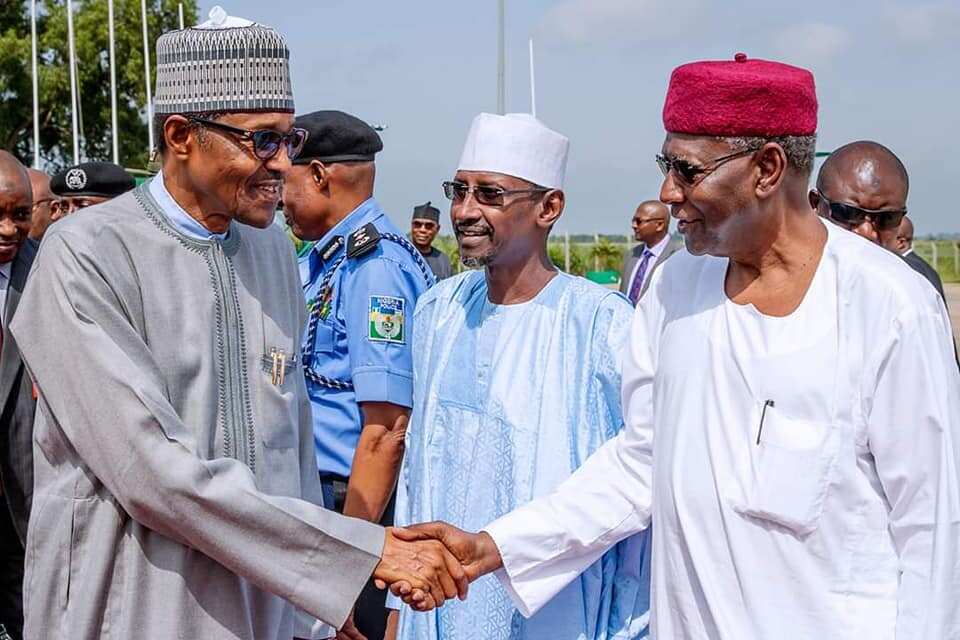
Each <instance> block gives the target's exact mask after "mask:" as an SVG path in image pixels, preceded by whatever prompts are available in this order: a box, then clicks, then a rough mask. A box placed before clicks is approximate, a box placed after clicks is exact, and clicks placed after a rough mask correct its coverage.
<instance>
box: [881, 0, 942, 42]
mask: <svg viewBox="0 0 960 640" xmlns="http://www.w3.org/2000/svg"><path fill="white" fill-rule="evenodd" d="M884 17H885V18H886V20H887V21H888V22H889V23H890V26H891V27H892V28H893V31H894V33H895V34H896V35H897V36H898V37H899V38H900V39H901V40H903V41H904V42H908V43H911V44H930V43H931V42H933V41H941V40H948V39H956V38H958V37H960V4H955V3H950V4H947V3H942V4H910V5H890V6H887V7H886V9H885V10H884Z"/></svg>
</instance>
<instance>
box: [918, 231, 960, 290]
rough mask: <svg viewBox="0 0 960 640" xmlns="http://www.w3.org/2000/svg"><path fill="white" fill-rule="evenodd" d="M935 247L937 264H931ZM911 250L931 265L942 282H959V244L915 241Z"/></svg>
mask: <svg viewBox="0 0 960 640" xmlns="http://www.w3.org/2000/svg"><path fill="white" fill-rule="evenodd" d="M934 247H936V253H937V263H936V264H935V265H934V263H933V253H934ZM913 250H914V251H916V252H917V253H918V254H920V256H921V257H922V258H923V259H924V260H926V261H927V262H929V263H930V264H931V265H933V266H934V267H935V268H936V270H937V272H939V273H940V279H941V280H943V281H944V282H960V242H958V241H956V240H917V241H916V242H914V243H913Z"/></svg>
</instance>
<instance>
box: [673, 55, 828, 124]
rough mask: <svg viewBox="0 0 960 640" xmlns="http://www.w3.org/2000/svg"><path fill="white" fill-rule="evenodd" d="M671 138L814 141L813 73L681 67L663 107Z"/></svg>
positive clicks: (764, 63)
mask: <svg viewBox="0 0 960 640" xmlns="http://www.w3.org/2000/svg"><path fill="white" fill-rule="evenodd" d="M663 126H664V127H665V128H666V130H667V131H669V132H671V133H689V134H693V135H710V136H763V137H773V136H808V135H813V134H814V133H816V131H817V90H816V87H815V86H814V82H813V74H812V73H810V72H809V71H807V70H806V69H801V68H799V67H793V66H790V65H788V64H783V63H782V62H770V61H769V60H748V59H747V55H746V54H744V53H738V54H737V55H736V56H734V59H733V61H726V60H708V61H704V62H691V63H690V64H685V65H681V66H679V67H677V68H676V69H674V70H673V74H672V75H671V76H670V87H669V89H667V100H666V102H665V103H664V105H663Z"/></svg>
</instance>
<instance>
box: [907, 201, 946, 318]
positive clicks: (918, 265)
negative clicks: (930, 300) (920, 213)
mask: <svg viewBox="0 0 960 640" xmlns="http://www.w3.org/2000/svg"><path fill="white" fill-rule="evenodd" d="M896 253H899V254H900V255H901V256H902V257H903V259H904V260H906V261H907V264H908V265H910V266H911V267H912V268H913V270H914V271H916V272H917V273H919V274H920V275H922V276H923V277H924V278H926V279H927V280H929V281H930V284H932V285H933V288H934V289H936V290H937V292H938V293H939V294H940V297H941V298H943V300H944V302H946V300H947V296H946V295H944V293H943V281H942V280H940V274H939V273H937V270H936V269H934V268H933V267H931V266H930V263H928V262H927V261H926V260H924V259H923V258H921V257H920V256H919V255H918V254H917V253H916V252H915V251H914V250H913V222H911V220H910V218H908V217H907V216H904V217H903V221H902V222H901V223H900V228H899V229H897V248H896Z"/></svg>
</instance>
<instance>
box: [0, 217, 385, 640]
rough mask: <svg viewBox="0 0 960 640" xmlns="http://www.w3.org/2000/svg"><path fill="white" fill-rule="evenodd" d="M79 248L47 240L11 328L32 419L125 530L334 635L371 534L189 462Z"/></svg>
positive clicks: (367, 571) (118, 310)
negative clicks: (246, 584)
mask: <svg viewBox="0 0 960 640" xmlns="http://www.w3.org/2000/svg"><path fill="white" fill-rule="evenodd" d="M85 241H86V239H85V238H82V237H76V236H74V235H70V236H68V235H67V234H66V233H56V232H55V233H53V234H51V235H50V237H48V238H47V239H45V241H44V247H43V250H42V251H41V252H40V255H39V256H38V258H37V261H36V264H35V267H34V272H33V275H32V278H31V283H30V286H29V287H28V288H27V291H26V292H25V295H24V297H23V299H22V300H21V303H20V309H19V312H18V313H17V316H16V318H15V320H14V321H13V323H12V326H11V330H12V331H13V333H14V335H16V338H17V341H18V343H19V345H20V348H21V351H22V353H23V357H24V360H25V362H26V364H27V366H28V368H29V370H30V373H31V374H32V376H33V378H34V380H35V381H36V382H37V384H38V386H39V388H40V390H41V411H44V412H45V415H46V418H47V420H48V421H49V422H51V423H52V424H53V425H55V426H56V427H57V428H59V430H60V431H62V433H63V434H64V435H65V437H66V438H67V439H68V440H69V442H70V444H71V446H72V447H73V448H74V450H75V451H76V454H77V455H78V456H79V458H80V459H82V462H83V464H84V465H86V467H88V468H89V472H90V473H92V474H93V475H94V476H96V478H97V479H98V480H99V481H100V482H101V483H102V484H103V486H104V487H105V488H106V489H107V490H108V491H109V492H110V493H111V494H112V495H113V496H114V497H115V498H116V499H117V501H118V502H119V503H120V505H121V506H122V508H123V509H124V510H125V511H126V512H127V513H128V514H129V515H130V517H131V518H132V519H134V520H135V521H137V522H139V523H140V524H142V525H143V526H145V527H148V528H150V529H152V530H154V531H156V532H158V533H160V534H161V535H164V536H167V537H169V538H171V539H173V540H176V541H178V542H180V543H182V544H184V545H187V546H190V547H192V548H194V549H197V550H198V551H200V552H202V553H204V554H205V555H207V556H208V557H210V558H212V559H214V560H216V561H217V562H219V563H220V564H222V565H223V566H225V567H226V568H228V569H229V570H230V571H232V572H234V573H236V574H237V575H239V576H242V577H244V578H246V579H247V580H249V581H250V582H251V583H253V584H255V585H257V586H259V587H260V588H262V589H264V590H266V591H269V592H271V593H274V594H276V595H277V596H279V597H282V598H284V599H286V600H288V601H289V602H291V603H293V604H294V605H295V606H297V607H300V608H302V609H304V610H306V611H308V612H310V613H311V614H313V615H315V616H317V617H318V618H320V619H322V620H324V621H326V622H328V623H330V624H333V625H334V626H338V627H339V626H341V625H342V623H343V622H344V620H345V619H346V617H347V615H348V613H349V612H350V610H351V608H352V607H353V604H354V600H355V598H356V596H357V595H358V594H359V593H360V590H361V589H362V587H363V585H364V584H365V582H366V581H367V579H368V578H369V576H370V575H371V573H372V571H373V569H374V567H375V566H376V564H377V562H378V561H379V556H380V553H381V551H382V546H383V541H384V533H383V529H382V528H380V527H378V526H376V525H373V524H370V523H366V522H362V521H360V520H355V519H352V518H345V517H343V516H340V515H337V514H335V513H333V512H331V511H327V510H325V509H322V508H320V507H318V506H317V505H315V504H311V503H310V502H308V501H306V500H302V499H296V498H287V497H279V496H271V495H266V494H264V493H261V492H260V491H259V490H258V488H257V485H256V482H255V478H254V475H253V474H252V473H251V471H250V470H249V469H248V468H247V467H246V466H245V465H244V464H242V463H240V462H238V461H236V460H232V459H214V460H203V459H200V458H198V457H197V456H196V455H195V454H194V453H193V452H192V451H191V449H190V447H189V446H188V444H185V443H189V442H191V441H192V439H193V436H192V432H191V430H190V429H189V428H188V427H187V426H186V425H184V424H183V422H182V421H181V420H180V418H179V416H178V415H177V413H176V412H175V410H174V409H173V407H172V406H171V404H170V402H169V401H168V400H167V398H166V396H165V393H164V382H163V376H162V373H161V371H160V369H159V366H158V364H157V362H156V361H155V359H154V358H153V356H152V354H151V351H150V349H149V347H148V345H147V344H146V343H145V342H144V339H143V338H142V336H141V335H140V334H139V333H138V332H137V331H136V330H135V328H134V326H133V324H132V323H131V321H130V319H129V318H128V316H127V309H128V308H129V306H130V305H127V304H126V302H125V299H124V295H123V294H122V293H120V291H123V287H122V286H118V285H116V283H114V282H112V281H111V278H113V274H107V273H105V270H103V269H101V268H99V266H98V264H97V262H98V261H95V260H93V259H91V256H93V255H95V254H96V252H98V251H103V250H104V249H103V248H102V247H89V246H85ZM127 295H131V294H129V293H128V294H127ZM301 429H305V427H304V426H303V425H301ZM301 439H302V440H303V439H304V437H303V436H302V437H301ZM306 441H307V442H312V437H308V438H306ZM304 479H305V480H306V478H304ZM305 486H308V487H309V486H310V484H309V482H308V484H306V485H305Z"/></svg>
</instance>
